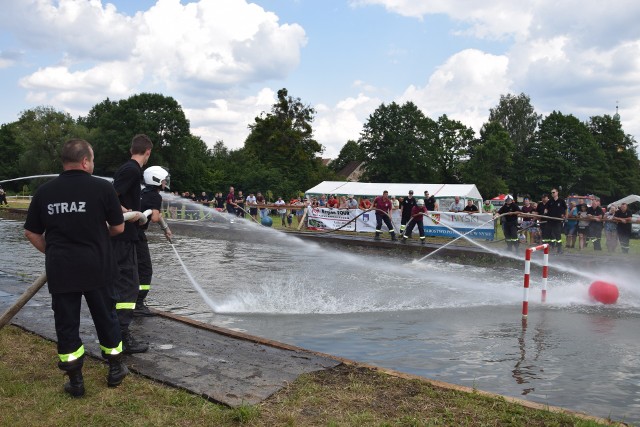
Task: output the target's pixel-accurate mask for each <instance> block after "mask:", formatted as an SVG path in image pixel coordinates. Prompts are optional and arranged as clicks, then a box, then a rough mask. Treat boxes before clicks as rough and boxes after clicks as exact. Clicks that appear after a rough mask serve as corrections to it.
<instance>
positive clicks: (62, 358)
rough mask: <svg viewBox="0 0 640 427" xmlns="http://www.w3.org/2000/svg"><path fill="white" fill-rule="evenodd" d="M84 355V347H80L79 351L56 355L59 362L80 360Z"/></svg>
mask: <svg viewBox="0 0 640 427" xmlns="http://www.w3.org/2000/svg"><path fill="white" fill-rule="evenodd" d="M83 355H84V345H81V346H80V348H79V349H77V350H76V351H74V352H73V353H69V354H58V357H59V358H60V361H61V362H73V361H74V360H78V359H80V358H81V357H82V356H83Z"/></svg>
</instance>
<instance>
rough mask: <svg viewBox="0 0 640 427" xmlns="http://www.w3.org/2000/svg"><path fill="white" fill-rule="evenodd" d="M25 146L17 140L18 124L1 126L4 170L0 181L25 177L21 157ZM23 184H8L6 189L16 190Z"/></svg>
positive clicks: (0, 148)
mask: <svg viewBox="0 0 640 427" xmlns="http://www.w3.org/2000/svg"><path fill="white" fill-rule="evenodd" d="M23 150H24V148H23V146H22V145H21V144H20V143H19V142H18V140H17V139H16V123H15V122H14V123H9V124H3V125H2V126H0V153H2V168H0V180H5V179H12V178H19V177H21V176H24V173H23V171H22V169H21V168H20V162H19V159H20V156H21V154H22V152H23ZM19 185H22V183H16V184H11V183H6V184H4V185H3V186H4V188H5V189H7V188H11V189H14V190H16V189H17V188H18V187H19Z"/></svg>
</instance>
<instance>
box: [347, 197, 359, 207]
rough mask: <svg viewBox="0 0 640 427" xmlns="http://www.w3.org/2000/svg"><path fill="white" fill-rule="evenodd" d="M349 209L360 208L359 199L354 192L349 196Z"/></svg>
mask: <svg viewBox="0 0 640 427" xmlns="http://www.w3.org/2000/svg"><path fill="white" fill-rule="evenodd" d="M347 209H358V201H357V200H356V198H355V197H353V194H349V198H348V199H347Z"/></svg>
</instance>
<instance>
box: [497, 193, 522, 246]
mask: <svg viewBox="0 0 640 427" xmlns="http://www.w3.org/2000/svg"><path fill="white" fill-rule="evenodd" d="M517 212H520V208H519V207H518V205H517V204H516V203H515V202H514V200H513V197H512V196H511V194H507V197H505V198H504V205H502V206H501V207H500V210H499V211H498V214H499V215H504V214H511V215H505V216H504V221H503V223H502V230H503V231H504V240H505V241H506V242H507V250H508V251H511V250H512V249H513V251H514V252H518V248H519V247H520V240H519V239H518V216H517V215H516V213H517Z"/></svg>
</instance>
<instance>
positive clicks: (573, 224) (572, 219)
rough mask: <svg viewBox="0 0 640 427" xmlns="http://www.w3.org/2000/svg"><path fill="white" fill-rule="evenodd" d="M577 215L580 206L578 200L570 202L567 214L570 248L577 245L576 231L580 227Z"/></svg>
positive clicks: (568, 243)
mask: <svg viewBox="0 0 640 427" xmlns="http://www.w3.org/2000/svg"><path fill="white" fill-rule="evenodd" d="M577 217H578V208H577V207H576V202H570V203H569V210H568V215H567V225H566V234H567V247H568V248H575V247H576V231H577V228H578V221H577V220H576V218H577ZM578 247H580V246H579V245H578Z"/></svg>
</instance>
